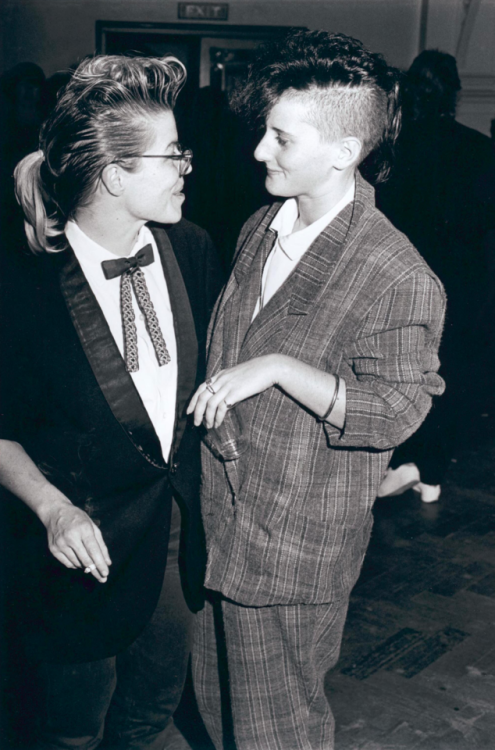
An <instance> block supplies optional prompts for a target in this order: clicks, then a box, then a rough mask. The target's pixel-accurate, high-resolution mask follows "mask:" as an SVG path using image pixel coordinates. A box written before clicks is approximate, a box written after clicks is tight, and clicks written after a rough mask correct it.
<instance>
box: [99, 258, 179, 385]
mask: <svg viewBox="0 0 495 750" xmlns="http://www.w3.org/2000/svg"><path fill="white" fill-rule="evenodd" d="M154 260H155V259H154V257H153V248H152V246H151V245H146V246H145V247H143V248H141V250H140V251H139V252H138V253H136V255H133V256H132V257H130V258H118V259H116V260H104V261H103V262H102V264H101V266H102V268H103V273H104V275H105V278H106V279H114V278H116V277H117V276H120V313H121V315H122V330H123V333H124V360H125V366H126V370H127V372H137V371H138V370H139V353H138V338H137V329H136V322H135V320H136V319H135V315H134V309H133V306H132V290H134V294H135V296H136V301H137V303H138V307H139V309H140V310H141V312H142V314H143V315H144V320H145V324H146V330H147V331H148V334H149V337H150V339H151V342H152V344H153V348H154V350H155V354H156V358H157V361H158V364H159V366H160V367H162V366H163V365H167V364H168V363H169V362H170V354H169V352H168V349H167V345H166V343H165V339H164V338H163V333H162V331H161V328H160V324H159V322H158V318H157V315H156V312H155V308H154V307H153V302H152V301H151V297H150V294H149V291H148V287H147V284H146V279H145V277H144V274H143V272H142V271H141V268H140V267H141V266H149V265H150V264H151V263H153V262H154Z"/></svg>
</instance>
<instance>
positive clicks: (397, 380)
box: [325, 270, 445, 450]
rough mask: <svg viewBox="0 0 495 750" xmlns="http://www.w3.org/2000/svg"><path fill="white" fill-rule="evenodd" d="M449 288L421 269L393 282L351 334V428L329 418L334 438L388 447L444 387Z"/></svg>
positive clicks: (347, 350) (342, 443)
mask: <svg viewBox="0 0 495 750" xmlns="http://www.w3.org/2000/svg"><path fill="white" fill-rule="evenodd" d="M444 312H445V295H444V293H443V290H442V288H441V286H440V284H439V282H438V280H437V279H436V278H434V277H432V276H431V275H430V274H427V273H425V272H424V271H422V270H419V271H416V272H415V273H413V274H410V275H409V276H408V277H406V278H405V279H404V280H403V281H401V283H399V284H396V285H395V286H392V287H390V288H389V289H388V290H387V291H386V292H385V293H384V294H383V295H382V296H381V297H379V298H378V299H377V300H375V302H374V303H373V305H372V306H371V308H370V310H369V311H368V314H367V315H366V317H365V318H364V319H363V322H362V324H361V326H360V328H359V330H358V331H357V333H356V335H355V337H354V339H353V340H349V341H348V342H347V344H346V345H345V347H344V361H345V362H346V364H347V367H348V370H347V371H346V384H347V411H346V423H345V430H344V431H343V432H342V433H338V434H337V432H336V431H335V430H332V429H331V427H330V426H329V425H326V427H325V429H326V431H327V436H328V439H329V442H330V444H331V445H334V446H337V447H342V448H347V447H352V448H375V449H377V450H389V449H390V448H394V447H396V446H397V445H400V443H402V442H404V441H405V440H406V439H407V438H408V437H409V436H410V435H412V434H413V433H414V432H415V431H416V430H417V429H418V427H419V426H420V424H421V423H422V421H423V420H424V418H425V417H426V415H427V413H428V411H429V409H430V407H431V403H432V397H433V396H440V395H441V394H442V393H443V391H444V382H443V380H442V378H441V377H440V376H439V375H438V368H439V364H440V363H439V360H438V347H439V344H440V338H441V333H442V327H443V318H444Z"/></svg>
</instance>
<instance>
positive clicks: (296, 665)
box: [193, 595, 348, 750]
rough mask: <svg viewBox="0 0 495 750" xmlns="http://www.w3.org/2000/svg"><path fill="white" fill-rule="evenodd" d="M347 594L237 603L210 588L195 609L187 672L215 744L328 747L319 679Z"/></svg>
mask: <svg viewBox="0 0 495 750" xmlns="http://www.w3.org/2000/svg"><path fill="white" fill-rule="evenodd" d="M347 608H348V599H343V600H340V601H338V602H334V603H330V604H298V605H293V606H271V607H243V606H241V605H238V604H235V603H234V602H232V601H229V600H226V599H224V598H223V597H221V596H220V595H213V596H212V597H211V598H210V599H209V601H207V602H206V605H205V607H204V609H203V610H202V611H201V612H200V613H199V614H198V616H197V619H196V625H195V638H194V648H193V678H194V687H195V691H196V697H197V701H198V706H199V709H200V712H201V716H202V717H203V721H204V722H205V725H206V728H207V730H208V732H209V734H210V737H211V739H212V741H213V743H214V745H215V747H216V749H217V750H234V748H236V750H333V747H334V744H333V736H334V718H333V715H332V711H331V709H330V706H329V704H328V701H327V699H326V696H325V692H324V679H325V674H326V673H327V672H328V670H329V669H330V668H331V667H333V666H334V665H335V664H336V662H337V660H338V657H339V652H340V645H341V641H342V632H343V629H344V623H345V618H346V615H347Z"/></svg>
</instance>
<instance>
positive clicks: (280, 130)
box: [268, 125, 294, 136]
mask: <svg viewBox="0 0 495 750" xmlns="http://www.w3.org/2000/svg"><path fill="white" fill-rule="evenodd" d="M268 127H270V128H271V129H272V130H274V131H275V132H276V133H279V134H280V135H290V136H292V135H294V134H293V133H289V132H288V131H287V130H282V129H281V128H276V127H275V126H274V125H269V126H268Z"/></svg>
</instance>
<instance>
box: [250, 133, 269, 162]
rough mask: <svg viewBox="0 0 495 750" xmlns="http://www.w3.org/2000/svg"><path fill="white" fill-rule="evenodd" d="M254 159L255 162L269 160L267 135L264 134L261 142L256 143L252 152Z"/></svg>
mask: <svg viewBox="0 0 495 750" xmlns="http://www.w3.org/2000/svg"><path fill="white" fill-rule="evenodd" d="M254 158H255V159H256V161H264V162H267V161H269V160H270V149H269V144H268V133H265V135H264V136H263V138H262V139H261V141H260V142H259V143H258V145H257V146H256V148H255V150H254Z"/></svg>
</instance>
